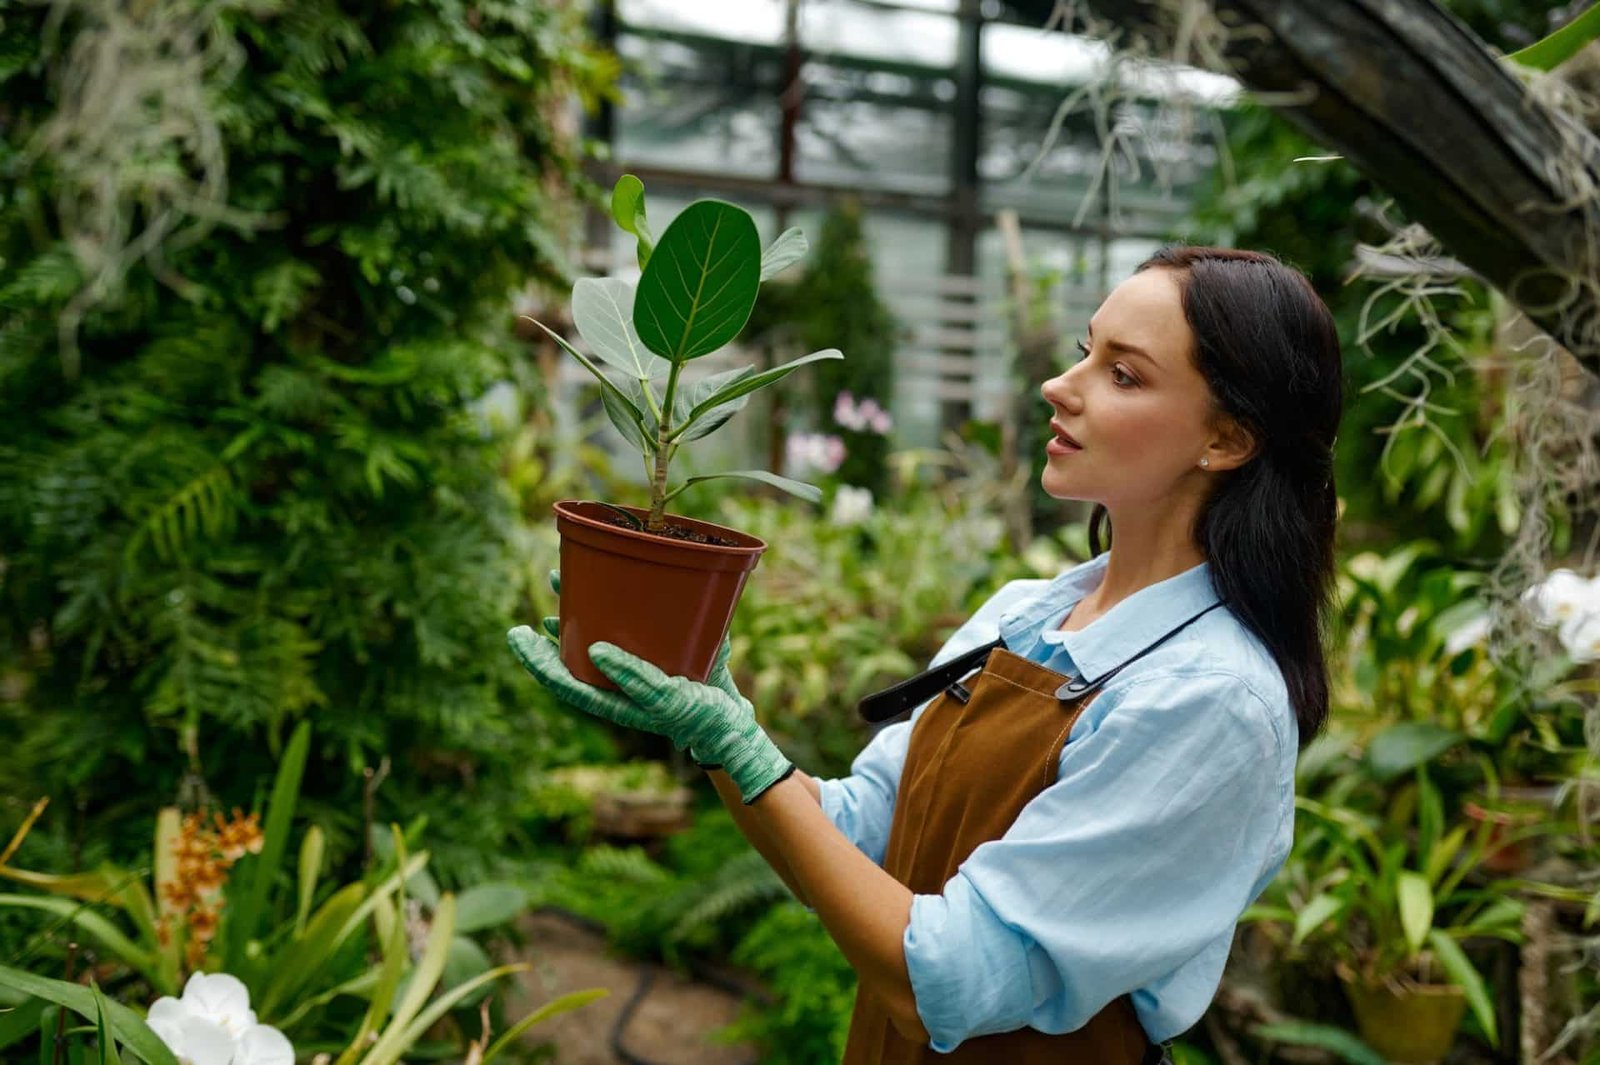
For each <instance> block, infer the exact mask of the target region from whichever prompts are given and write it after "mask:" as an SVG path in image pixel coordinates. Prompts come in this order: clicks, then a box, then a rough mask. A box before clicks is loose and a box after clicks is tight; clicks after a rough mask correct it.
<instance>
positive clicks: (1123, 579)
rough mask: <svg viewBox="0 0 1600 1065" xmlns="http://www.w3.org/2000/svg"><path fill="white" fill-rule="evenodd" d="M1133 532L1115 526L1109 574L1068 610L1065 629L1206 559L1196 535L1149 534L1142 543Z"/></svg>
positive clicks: (1108, 566)
mask: <svg viewBox="0 0 1600 1065" xmlns="http://www.w3.org/2000/svg"><path fill="white" fill-rule="evenodd" d="M1130 533H1131V534H1130V535H1126V536H1125V535H1124V532H1123V530H1122V529H1121V528H1116V529H1115V532H1114V534H1113V536H1114V538H1113V540H1112V543H1111V549H1110V551H1109V552H1108V554H1109V555H1110V557H1109V558H1107V559H1106V571H1105V576H1104V577H1102V578H1101V580H1100V583H1099V584H1098V585H1096V586H1095V587H1094V589H1093V590H1092V591H1090V592H1089V593H1088V594H1086V595H1085V596H1084V597H1083V598H1082V599H1080V600H1079V601H1078V604H1077V605H1076V606H1074V607H1073V608H1072V610H1071V611H1070V612H1069V613H1068V615H1067V618H1066V620H1065V621H1064V622H1062V625H1061V627H1062V628H1063V629H1066V630H1068V631H1076V630H1078V629H1081V628H1083V627H1084V626H1085V625H1087V624H1089V622H1091V621H1093V620H1094V619H1095V618H1098V617H1100V616H1101V615H1103V614H1105V613H1106V612H1107V611H1109V610H1110V609H1111V608H1112V607H1114V606H1116V605H1117V604H1118V603H1120V602H1122V601H1123V600H1124V599H1126V598H1128V596H1130V595H1132V594H1133V593H1135V592H1137V591H1140V590H1141V589H1144V588H1148V587H1150V586H1151V585H1152V584H1159V583H1161V582H1162V581H1164V580H1168V579H1169V578H1172V577H1176V576H1177V575H1178V574H1180V573H1185V572H1187V571H1188V570H1191V569H1193V568H1194V567H1195V566H1198V565H1199V564H1200V563H1202V562H1204V561H1205V560H1206V558H1205V555H1204V554H1203V553H1202V552H1201V550H1200V548H1199V545H1197V544H1195V543H1194V541H1193V539H1192V538H1189V537H1183V538H1177V537H1171V536H1167V537H1164V538H1160V539H1158V538H1155V537H1145V538H1144V539H1143V541H1142V542H1141V539H1140V537H1139V535H1138V531H1137V530H1131V531H1130Z"/></svg>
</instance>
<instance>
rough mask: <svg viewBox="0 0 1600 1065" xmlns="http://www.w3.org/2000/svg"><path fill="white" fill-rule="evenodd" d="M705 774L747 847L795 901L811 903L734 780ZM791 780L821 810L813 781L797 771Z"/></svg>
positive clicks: (819, 793) (819, 792)
mask: <svg viewBox="0 0 1600 1065" xmlns="http://www.w3.org/2000/svg"><path fill="white" fill-rule="evenodd" d="M706 774H707V775H708V776H709V777H710V778H711V784H712V786H713V787H715V788H716V789H717V795H718V796H720V797H721V799H722V805H724V806H726V807H727V808H728V812H729V813H730V814H732V815H733V823H734V824H736V825H738V826H739V831H740V832H742V833H744V838H745V839H747V840H749V841H750V845H751V846H752V847H754V848H755V849H756V851H757V852H758V853H760V855H761V856H762V857H763V858H765V859H766V860H767V864H768V865H770V866H772V870H773V872H775V873H777V874H778V877H779V878H780V879H781V880H782V881H783V882H784V883H785V884H787V885H788V887H789V890H790V891H792V892H794V897H795V898H797V899H799V900H800V903H801V905H803V906H810V905H811V901H810V900H809V899H808V898H807V897H806V894H805V891H804V889H802V888H801V886H800V883H799V881H797V880H796V879H795V876H794V873H793V872H792V871H791V870H790V869H789V863H788V861H786V860H785V859H784V856H783V852H782V851H781V850H780V849H779V848H778V845H777V844H776V843H774V842H773V840H772V837H771V836H770V835H768V834H767V830H766V828H765V827H764V826H763V825H762V819H761V815H760V814H758V813H756V812H755V810H754V809H753V808H752V807H749V806H746V805H745V804H744V797H743V796H741V795H740V794H739V786H738V785H737V784H735V783H734V782H733V779H732V778H731V777H729V776H728V774H727V773H724V772H723V771H722V770H720V769H708V770H707V771H706ZM790 779H792V780H798V781H800V783H801V784H802V785H804V787H805V791H806V793H807V794H809V795H810V796H811V799H812V801H813V802H815V803H816V804H817V808H818V809H819V810H820V809H821V808H822V790H821V789H820V788H819V787H818V786H817V782H816V781H815V780H814V779H812V778H811V777H809V776H807V775H806V774H805V773H803V772H801V771H800V770H799V769H796V770H795V771H794V773H793V774H792V776H791V777H790Z"/></svg>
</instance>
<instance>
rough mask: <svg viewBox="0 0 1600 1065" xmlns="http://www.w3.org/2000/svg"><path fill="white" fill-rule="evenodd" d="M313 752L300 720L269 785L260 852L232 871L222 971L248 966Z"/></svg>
mask: <svg viewBox="0 0 1600 1065" xmlns="http://www.w3.org/2000/svg"><path fill="white" fill-rule="evenodd" d="M310 750H311V723H310V722H309V721H302V722H300V724H299V725H298V726H297V727H296V728H295V730H294V735H293V736H291V737H290V739H289V745H288V746H287V747H286V748H284V752H283V761H281V762H279V763H278V773H277V776H276V777H275V778H274V780H273V782H272V794H271V797H270V798H269V799H268V802H267V816H266V825H265V827H264V829H263V832H262V841H261V853H260V854H257V855H255V856H254V860H253V861H250V862H249V863H248V864H245V863H243V862H241V863H240V868H239V869H238V870H237V871H236V872H235V874H234V875H235V878H236V879H235V881H234V883H235V888H234V891H233V892H232V893H231V895H230V898H229V899H228V906H227V910H226V914H227V917H226V921H227V926H228V927H227V935H226V937H225V939H224V944H223V946H224V952H223V956H222V967H223V968H224V969H225V970H227V971H228V972H238V971H240V970H243V969H245V968H246V964H245V961H246V950H245V947H246V944H248V943H249V942H250V940H251V938H253V937H254V936H255V935H256V934H257V933H258V932H259V931H260V929H261V925H262V920H263V918H264V917H265V916H266V908H267V897H268V893H269V892H270V891H271V890H272V884H273V881H274V880H276V879H277V876H278V869H279V867H280V866H281V865H282V864H283V855H284V852H285V851H286V850H287V849H288V846H289V826H290V823H291V822H292V821H293V820H294V808H295V803H296V802H297V801H298V800H299V797H300V780H301V778H302V776H304V774H305V768H306V757H307V755H308V754H309V753H310Z"/></svg>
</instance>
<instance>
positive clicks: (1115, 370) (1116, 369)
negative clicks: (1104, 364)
mask: <svg viewBox="0 0 1600 1065" xmlns="http://www.w3.org/2000/svg"><path fill="white" fill-rule="evenodd" d="M1118 377H1126V378H1127V379H1128V383H1127V384H1123V383H1122V382H1120V381H1118V382H1117V387H1118V388H1130V387H1132V386H1133V385H1136V384H1138V383H1139V382H1138V381H1137V380H1135V379H1134V377H1133V375H1132V374H1129V373H1128V372H1127V371H1125V370H1123V368H1122V367H1120V366H1113V367H1111V379H1112V380H1113V381H1116V380H1117V378H1118Z"/></svg>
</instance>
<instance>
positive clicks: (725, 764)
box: [506, 573, 794, 804]
mask: <svg viewBox="0 0 1600 1065" xmlns="http://www.w3.org/2000/svg"><path fill="white" fill-rule="evenodd" d="M559 580H560V578H559V577H558V576H557V575H556V574H554V573H552V574H551V586H552V587H554V588H556V589H557V591H558V592H559V590H560V583H559ZM542 625H543V627H544V629H545V631H546V632H549V633H550V634H551V635H552V636H558V635H559V632H560V623H559V622H558V621H557V619H555V618H545V619H543V622H542ZM506 641H507V642H508V643H509V644H510V645H511V650H512V652H513V653H515V654H516V656H517V658H518V660H520V661H521V662H522V665H523V668H525V669H526V670H527V671H528V672H529V673H531V674H533V676H534V678H535V679H536V680H538V681H539V683H541V684H543V685H544V686H545V687H546V688H548V689H549V690H550V691H551V692H552V693H554V694H555V696H556V698H558V699H559V700H561V701H562V702H565V703H568V704H570V705H572V706H575V707H577V708H578V709H580V710H582V711H584V712H585V713H588V714H593V715H594V716H596V717H599V718H603V719H605V720H607V721H611V722H614V723H615V724H618V725H623V726H625V727H627V728H636V729H641V730H643V731H645V732H653V733H655V734H657V735H660V736H666V737H667V738H669V739H671V740H672V742H673V744H674V745H675V746H677V747H678V749H679V750H682V749H684V748H688V749H689V751H690V754H691V755H692V756H693V757H694V759H695V761H696V762H698V763H700V764H701V765H703V766H706V767H707V768H712V767H717V768H722V769H724V770H725V771H726V772H727V774H728V776H729V777H730V778H731V779H732V780H733V782H734V784H735V785H737V786H738V788H739V794H740V796H741V797H742V798H743V799H744V801H745V803H747V804H748V803H751V802H754V801H755V799H756V798H757V797H758V796H759V795H760V794H761V793H762V792H764V791H766V790H767V789H768V788H770V787H771V786H772V785H773V784H776V783H777V782H778V781H780V780H782V779H783V778H784V777H786V776H788V775H789V774H790V773H791V772H793V771H794V764H793V763H792V762H790V761H789V760H788V759H787V758H785V757H784V756H783V752H781V751H779V750H778V747H777V745H776V744H774V743H773V742H772V740H771V738H770V737H768V736H767V734H766V732H764V731H763V730H762V728H761V726H760V725H759V724H758V723H757V722H756V716H755V708H754V707H752V706H751V705H750V700H748V699H746V698H745V697H744V696H743V695H741V694H740V693H739V689H738V687H737V686H735V684H734V682H733V676H732V674H731V673H729V672H728V666H727V661H728V648H729V644H728V641H727V640H724V641H723V643H722V647H721V648H719V650H718V652H717V659H716V663H715V665H714V666H713V667H712V671H711V675H710V678H709V679H710V681H711V683H708V684H700V683H697V682H695V681H692V680H690V679H689V678H687V677H669V676H667V675H666V674H665V673H663V672H662V671H661V670H660V669H658V668H656V667H655V666H653V665H651V664H650V663H649V662H646V661H644V660H643V659H641V658H638V657H636V656H634V655H631V654H629V653H627V652H626V651H624V650H622V649H621V648H620V647H617V646H615V645H614V644H609V643H595V644H591V645H590V646H589V660H590V661H591V662H593V663H594V665H595V667H596V668H597V669H599V670H600V671H601V672H602V673H604V674H605V675H606V676H607V677H609V678H611V680H612V682H613V683H615V684H616V685H617V686H618V687H619V688H620V689H621V691H620V692H609V691H605V690H603V689H600V688H596V687H594V686H593V685H590V684H585V683H583V682H582V681H580V680H578V679H577V678H576V677H574V676H573V675H572V673H571V672H570V671H569V670H568V669H567V667H566V666H565V665H564V664H562V662H561V654H560V652H559V651H558V650H557V647H556V644H555V642H554V641H553V640H551V639H548V638H546V637H543V636H540V635H538V634H537V633H535V632H534V631H533V629H531V628H529V627H528V626H526V625H519V626H517V627H516V628H514V629H512V630H511V631H510V632H509V633H507V634H506Z"/></svg>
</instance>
